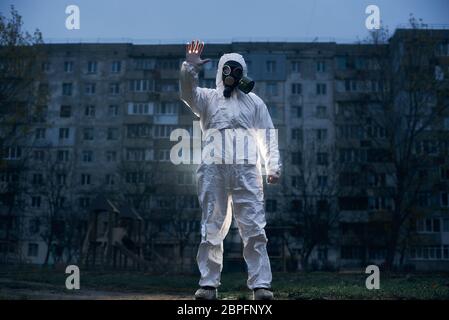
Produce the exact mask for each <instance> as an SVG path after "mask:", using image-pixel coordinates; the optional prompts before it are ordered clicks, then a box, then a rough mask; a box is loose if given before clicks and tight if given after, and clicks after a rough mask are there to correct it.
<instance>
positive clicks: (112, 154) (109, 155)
mask: <svg viewBox="0 0 449 320" xmlns="http://www.w3.org/2000/svg"><path fill="white" fill-rule="evenodd" d="M106 161H107V162H115V161H117V152H116V151H106Z"/></svg>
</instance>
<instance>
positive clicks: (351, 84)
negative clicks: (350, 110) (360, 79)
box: [345, 79, 357, 92]
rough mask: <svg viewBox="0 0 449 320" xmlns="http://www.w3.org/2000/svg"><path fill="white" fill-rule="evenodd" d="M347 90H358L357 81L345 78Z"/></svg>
mask: <svg viewBox="0 0 449 320" xmlns="http://www.w3.org/2000/svg"><path fill="white" fill-rule="evenodd" d="M345 91H347V92H350V91H357V81H356V80H351V79H346V80H345Z"/></svg>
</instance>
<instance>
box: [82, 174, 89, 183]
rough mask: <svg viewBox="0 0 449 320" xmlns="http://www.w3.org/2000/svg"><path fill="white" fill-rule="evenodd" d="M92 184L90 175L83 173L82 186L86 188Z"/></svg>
mask: <svg viewBox="0 0 449 320" xmlns="http://www.w3.org/2000/svg"><path fill="white" fill-rule="evenodd" d="M88 184H90V174H86V173H83V174H81V185H82V186H85V185H88Z"/></svg>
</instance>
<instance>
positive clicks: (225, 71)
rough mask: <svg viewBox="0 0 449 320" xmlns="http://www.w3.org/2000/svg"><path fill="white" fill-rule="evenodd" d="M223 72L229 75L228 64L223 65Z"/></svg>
mask: <svg viewBox="0 0 449 320" xmlns="http://www.w3.org/2000/svg"><path fill="white" fill-rule="evenodd" d="M223 74H224V75H225V76H229V75H230V74H231V67H230V66H228V65H226V66H224V67H223Z"/></svg>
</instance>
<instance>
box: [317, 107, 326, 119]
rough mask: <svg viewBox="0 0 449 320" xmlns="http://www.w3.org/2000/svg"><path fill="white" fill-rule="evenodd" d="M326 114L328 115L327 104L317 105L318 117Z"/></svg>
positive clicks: (324, 116) (323, 116)
mask: <svg viewBox="0 0 449 320" xmlns="http://www.w3.org/2000/svg"><path fill="white" fill-rule="evenodd" d="M326 116H327V108H326V106H317V107H316V117H317V118H326Z"/></svg>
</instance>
